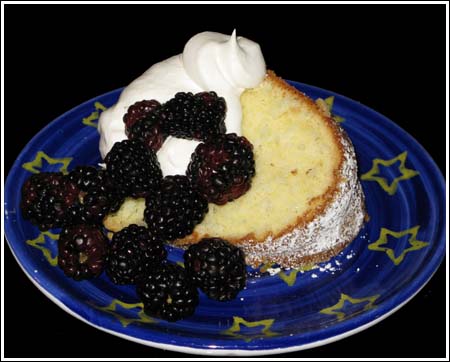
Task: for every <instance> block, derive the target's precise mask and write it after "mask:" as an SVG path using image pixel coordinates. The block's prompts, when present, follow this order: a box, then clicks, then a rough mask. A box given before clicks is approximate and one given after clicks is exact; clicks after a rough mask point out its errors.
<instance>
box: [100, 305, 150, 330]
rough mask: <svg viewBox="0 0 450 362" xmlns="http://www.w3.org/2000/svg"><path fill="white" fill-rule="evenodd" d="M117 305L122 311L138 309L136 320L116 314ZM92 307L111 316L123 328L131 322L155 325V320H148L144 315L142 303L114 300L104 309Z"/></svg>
mask: <svg viewBox="0 0 450 362" xmlns="http://www.w3.org/2000/svg"><path fill="white" fill-rule="evenodd" d="M118 305H119V306H121V307H122V308H124V309H134V308H138V309H140V311H139V312H138V313H137V318H127V317H125V316H123V315H122V314H120V313H118V312H117V306H118ZM94 307H95V308H97V309H100V310H102V311H104V312H106V313H109V314H112V315H113V316H114V317H116V318H117V320H118V321H119V322H120V324H122V326H124V327H127V326H128V325H130V324H131V323H133V322H139V323H156V320H154V319H153V318H150V317H149V316H148V315H147V314H145V313H144V305H143V304H142V303H125V302H122V301H121V300H118V299H114V300H113V301H112V302H111V303H110V304H109V305H107V306H105V307H99V306H97V305H94Z"/></svg>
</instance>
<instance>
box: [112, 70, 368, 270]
mask: <svg viewBox="0 0 450 362" xmlns="http://www.w3.org/2000/svg"><path fill="white" fill-rule="evenodd" d="M240 100H241V106H242V113H243V116H242V134H243V136H245V137H246V138H247V139H248V140H249V141H250V142H251V143H252V144H253V152H254V158H255V169H256V174H255V176H254V178H253V180H252V186H251V188H250V190H249V191H248V192H247V193H246V194H244V195H243V196H241V197H240V198H238V199H236V200H234V201H232V202H229V203H227V204H225V205H215V204H210V205H209V212H208V213H207V214H206V217H205V219H204V220H203V221H202V222H201V223H200V224H199V225H197V226H196V228H195V229H194V232H193V233H192V234H191V235H189V236H187V237H185V238H183V239H178V240H175V241H174V244H175V245H177V246H181V247H186V246H188V245H190V244H193V243H197V242H198V241H200V240H201V239H202V238H207V237H220V238H223V239H226V240H228V241H230V242H231V243H233V244H235V245H238V246H239V247H241V248H242V249H243V250H244V252H245V255H246V262H247V264H249V265H252V266H255V267H256V266H258V265H261V264H262V263H277V264H279V265H280V266H282V267H299V266H301V265H304V264H310V263H317V262H321V261H325V260H327V259H329V258H330V257H331V256H333V255H336V254H337V253H339V252H340V251H341V250H342V249H343V248H344V247H345V246H346V245H348V244H349V243H350V242H351V241H352V240H353V239H354V238H355V237H356V236H357V234H358V233H359V230H360V229H361V227H362V224H363V222H364V216H365V211H364V196H363V193H362V189H361V185H360V183H359V181H358V178H357V163H356V158H355V152H354V149H353V146H352V144H351V141H350V140H349V138H348V137H347V135H346V134H345V132H344V131H343V129H342V128H341V127H340V126H339V125H338V124H337V123H336V122H335V121H334V120H333V119H332V118H331V115H330V114H329V112H328V110H327V109H326V108H324V107H320V106H318V105H317V104H316V103H315V102H314V101H312V100H311V99H310V98H308V97H307V96H306V95H304V94H303V93H301V92H299V91H298V90H297V89H295V88H294V87H292V86H290V85H289V84H287V83H286V82H285V81H284V80H282V79H281V78H278V77H277V76H276V75H275V74H274V73H273V72H271V71H269V72H268V73H267V75H266V77H265V79H264V81H263V82H261V83H260V84H259V85H258V86H257V87H255V88H251V89H247V90H246V91H244V93H243V94H242V95H241V98H240ZM126 203H133V205H131V204H130V205H128V206H126V205H124V206H123V207H122V210H121V211H122V212H121V213H120V212H119V213H117V214H114V215H109V216H108V217H107V218H106V219H105V226H107V227H108V228H109V229H110V230H113V231H117V230H120V229H121V228H122V227H124V226H125V225H127V224H128V223H136V222H137V221H136V220H140V221H141V222H143V215H142V213H143V210H142V209H143V206H142V205H143V204H142V201H132V199H129V200H128V201H126ZM126 203H125V204H126ZM136 205H140V207H136ZM124 210H126V211H124Z"/></svg>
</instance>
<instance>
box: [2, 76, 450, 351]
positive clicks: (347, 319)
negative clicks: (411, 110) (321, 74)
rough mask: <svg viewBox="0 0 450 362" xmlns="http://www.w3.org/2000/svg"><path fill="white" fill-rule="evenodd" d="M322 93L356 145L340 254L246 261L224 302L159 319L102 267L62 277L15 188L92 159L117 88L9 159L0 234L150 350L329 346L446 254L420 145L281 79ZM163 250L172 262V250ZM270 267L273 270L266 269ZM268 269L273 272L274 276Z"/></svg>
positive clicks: (47, 289) (102, 323)
mask: <svg viewBox="0 0 450 362" xmlns="http://www.w3.org/2000/svg"><path fill="white" fill-rule="evenodd" d="M291 83H292V84H293V85H294V86H295V87H297V88H298V89H300V90H302V91H303V92H305V93H306V94H308V95H309V96H310V97H312V98H314V99H316V98H318V97H321V98H322V99H325V100H326V102H327V104H328V105H329V107H330V108H331V110H332V112H333V114H334V115H335V120H336V121H337V122H339V123H340V124H341V125H342V127H344V128H345V130H346V131H347V132H348V135H349V136H350V138H351V140H352V141H353V144H354V146H355V149H356V154H357V158H358V162H359V173H360V179H361V182H362V186H363V189H364V192H365V195H366V204H367V211H368V214H369V216H370V220H369V222H368V223H367V224H366V226H365V227H364V229H363V230H361V232H360V234H359V235H358V237H357V238H356V239H355V240H354V241H353V242H352V243H351V244H350V245H349V246H348V247H347V248H346V249H344V250H343V251H342V252H341V253H340V254H339V255H338V256H336V257H335V258H333V259H331V260H329V261H327V262H325V263H322V264H318V265H315V266H310V267H308V268H305V269H303V270H296V269H293V270H284V271H279V272H278V273H276V274H274V275H271V273H269V271H271V272H273V270H271V269H268V268H269V267H270V266H268V265H265V266H262V267H261V268H260V269H258V270H253V269H249V270H248V271H249V279H248V284H247V288H246V289H245V290H244V291H243V292H241V293H240V294H239V296H238V298H237V299H235V300H234V301H232V302H227V303H219V302H215V301H212V300H209V299H208V298H206V297H205V295H202V294H201V296H200V305H199V307H198V308H197V310H196V313H195V314H194V315H193V316H192V317H190V318H188V319H185V320H182V321H179V322H176V323H169V322H165V321H162V320H157V319H154V318H150V317H148V316H146V315H145V314H144V313H143V311H142V305H141V304H140V303H139V301H138V299H137V298H136V295H135V290H134V288H133V287H131V286H116V285H114V284H112V283H111V282H110V281H109V279H108V278H107V277H106V276H105V275H104V274H103V275H102V276H101V277H100V278H98V279H95V280H92V281H83V282H75V281H73V280H71V279H69V278H66V277H65V276H64V275H63V273H62V271H61V270H60V269H59V268H58V267H57V266H56V264H57V256H56V250H57V247H56V246H57V239H58V230H50V231H48V232H39V230H38V229H37V228H36V227H34V226H33V225H31V224H30V223H28V222H27V221H24V220H23V218H22V216H21V213H20V209H19V204H20V187H19V185H22V184H23V182H24V181H25V179H26V178H28V177H29V176H30V175H31V173H37V172H42V171H63V172H67V171H70V170H71V169H72V168H74V167H75V166H77V165H87V164H91V165H96V164H97V163H98V162H100V161H101V160H100V154H99V152H98V140H99V135H98V133H97V129H96V126H97V120H98V117H99V114H100V113H101V112H102V111H103V110H104V109H106V108H107V107H109V106H111V105H113V104H114V103H115V102H116V100H117V99H118V96H119V95H120V92H121V90H116V91H113V92H110V93H107V94H105V95H102V96H99V97H97V98H95V99H92V100H90V101H88V102H85V103H83V104H81V105H80V106H78V107H76V108H74V109H72V110H71V111H69V112H67V113H65V114H64V115H62V116H61V117H59V118H57V119H56V120H54V121H53V122H52V123H50V124H49V125H48V126H47V127H45V128H44V129H43V130H42V131H41V132H39V133H38V134H37V135H36V136H35V137H34V138H33V139H32V140H31V141H30V143H29V144H28V145H27V146H26V147H25V149H24V150H23V151H22V153H21V154H20V155H19V157H18V158H17V160H16V162H15V164H14V166H13V167H12V169H11V171H10V173H9V176H8V178H7V182H6V188H5V232H6V236H7V239H8V242H9V245H10V247H11V249H12V251H13V254H14V255H15V257H16V259H17V261H18V262H19V264H20V265H21V267H22V268H23V270H24V271H25V273H26V274H27V275H28V277H29V278H30V279H31V281H32V282H33V283H34V284H35V285H36V286H37V287H38V288H39V289H40V290H41V291H42V292H43V293H44V294H45V295H47V296H48V297H49V298H50V299H51V300H52V301H54V302H55V303H56V304H57V305H59V306H60V307H62V308H63V309H64V310H65V311H67V312H68V313H70V314H72V315H74V316H75V317H77V318H79V319H81V320H82V321H84V322H86V323H89V324H90V325H92V326H94V327H96V328H99V329H101V330H104V331H106V332H109V333H112V334H115V335H117V336H120V337H123V338H126V339H129V340H132V341H135V342H139V343H143V344H146V345H149V346H153V347H159V348H164V349H169V350H175V351H181V352H188V353H196V354H214V355H233V354H235V355H257V354H271V353H284V352H289V351H295V350H300V349H305V348H311V347H315V346H318V345H323V344H326V343H330V342H332V341H335V340H338V339H341V338H344V337H346V336H348V335H351V334H353V333H356V332H358V331H360V330H363V329H365V328H367V327H369V326H371V325H373V324H375V323H377V322H378V321H380V320H381V319H383V318H384V317H386V316H388V315H389V314H391V313H393V312H394V311H395V310H397V309H398V308H399V307H401V306H402V305H403V304H405V303H406V302H407V301H408V300H409V299H410V298H412V297H413V296H414V295H415V294H416V293H417V292H418V291H419V290H420V289H421V288H422V287H423V286H424V284H425V283H426V282H427V281H428V280H429V279H430V278H431V276H432V275H433V273H434V272H435V271H436V269H437V268H438V266H439V264H440V262H441V261H442V259H443V256H444V254H445V186H444V179H443V177H442V174H441V173H440V171H439V169H438V168H437V167H436V165H435V163H434V162H433V160H432V159H431V158H430V156H429V155H428V154H427V152H426V151H425V150H424V149H423V148H422V147H421V146H420V145H419V144H418V143H417V142H416V141H415V140H414V139H413V138H412V137H411V136H409V135H408V134H407V133H406V132H405V131H403V130H402V129H400V128H399V127H398V126H396V125H395V124H394V123H393V122H391V121H390V120H388V119H386V118H385V117H383V116H382V115H380V114H378V113H376V112H375V111H373V110H371V109H369V108H367V107H365V106H363V105H361V104H359V103H357V102H355V101H352V100H350V99H348V98H346V97H343V96H340V95H338V94H335V93H332V92H329V91H325V90H322V89H319V88H315V87H311V86H308V85H305V84H300V83H296V82H291ZM169 258H170V259H171V260H173V261H180V260H182V251H181V250H179V249H174V248H170V250H169ZM275 272H276V270H275ZM272 274H273V273H272Z"/></svg>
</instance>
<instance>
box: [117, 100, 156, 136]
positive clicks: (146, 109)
mask: <svg viewBox="0 0 450 362" xmlns="http://www.w3.org/2000/svg"><path fill="white" fill-rule="evenodd" d="M160 108H161V104H159V102H158V101H156V100H154V99H152V100H143V101H139V102H136V103H134V104H132V105H131V106H129V107H128V110H127V113H125V115H124V116H123V122H124V123H125V133H126V134H127V135H128V132H129V130H130V129H131V127H133V125H134V124H135V123H136V122H137V121H139V120H141V119H143V118H145V117H146V116H147V115H149V114H151V113H152V112H153V111H156V110H158V109H160Z"/></svg>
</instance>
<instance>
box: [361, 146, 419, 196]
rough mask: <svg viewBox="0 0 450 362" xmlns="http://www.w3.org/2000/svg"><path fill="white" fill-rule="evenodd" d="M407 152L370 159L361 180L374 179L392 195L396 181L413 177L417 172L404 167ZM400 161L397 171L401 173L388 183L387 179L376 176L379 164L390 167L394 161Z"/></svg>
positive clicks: (396, 185)
mask: <svg viewBox="0 0 450 362" xmlns="http://www.w3.org/2000/svg"><path fill="white" fill-rule="evenodd" d="M407 155H408V152H407V151H405V152H403V153H401V154H399V155H398V156H396V157H394V158H391V159H390V160H383V159H381V158H375V159H374V160H373V161H372V168H371V169H370V170H369V171H368V172H366V173H365V174H364V175H362V176H361V180H364V181H376V182H378V184H379V185H380V186H381V188H382V189H383V190H384V191H386V192H387V193H388V194H389V195H391V196H392V195H394V194H395V192H396V191H397V187H398V183H399V182H400V181H403V180H408V179H410V178H411V177H414V176H416V175H418V174H419V172H418V171H416V170H412V169H409V168H406V166H405V163H406V157H407ZM398 161H400V165H399V166H398V171H399V172H400V173H401V176H398V177H396V178H394V180H393V181H392V182H391V183H389V181H388V180H387V179H386V178H385V177H382V176H377V175H378V174H379V173H380V167H379V165H383V166H385V167H390V166H392V165H394V164H395V163H396V162H398Z"/></svg>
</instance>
